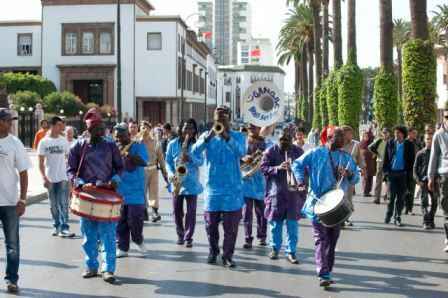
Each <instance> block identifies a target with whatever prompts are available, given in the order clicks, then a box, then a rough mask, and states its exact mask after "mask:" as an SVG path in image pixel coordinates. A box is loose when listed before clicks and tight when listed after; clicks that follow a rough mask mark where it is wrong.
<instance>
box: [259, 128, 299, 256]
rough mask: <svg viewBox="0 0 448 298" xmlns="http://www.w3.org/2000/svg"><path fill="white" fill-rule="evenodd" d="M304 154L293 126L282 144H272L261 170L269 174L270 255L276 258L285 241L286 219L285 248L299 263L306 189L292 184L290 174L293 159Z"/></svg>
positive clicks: (267, 185) (287, 254)
mask: <svg viewBox="0 0 448 298" xmlns="http://www.w3.org/2000/svg"><path fill="white" fill-rule="evenodd" d="M302 154H303V150H302V149H300V147H298V146H296V145H293V144H292V136H291V135H290V132H289V130H284V131H283V134H282V136H281V137H280V139H279V144H275V145H274V146H272V147H270V148H269V149H268V150H267V151H266V152H265V153H264V155H263V159H262V162H261V171H262V172H263V174H264V175H265V176H266V198H265V203H266V209H265V217H266V218H267V219H268V221H269V226H270V229H271V235H272V236H271V237H272V239H271V243H270V245H271V253H270V254H269V257H270V258H271V259H272V260H276V259H278V255H279V252H280V249H281V247H282V242H283V241H282V240H283V239H282V235H283V224H284V223H285V222H286V229H287V232H288V241H287V248H286V250H285V252H286V256H287V259H288V261H289V262H290V263H292V264H298V263H299V262H298V260H297V257H296V250H297V241H298V233H299V231H298V229H299V226H298V220H299V219H300V209H301V206H302V205H303V198H301V196H303V193H301V192H299V191H298V189H297V188H295V189H292V188H290V187H289V186H290V185H288V172H289V174H290V178H292V179H294V178H293V177H292V173H291V160H295V159H297V158H299V157H300V156H301V155H302Z"/></svg>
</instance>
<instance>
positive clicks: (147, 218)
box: [143, 209, 149, 221]
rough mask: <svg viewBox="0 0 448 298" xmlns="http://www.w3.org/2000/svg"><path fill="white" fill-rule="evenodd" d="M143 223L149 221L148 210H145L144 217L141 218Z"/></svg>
mask: <svg viewBox="0 0 448 298" xmlns="http://www.w3.org/2000/svg"><path fill="white" fill-rule="evenodd" d="M143 221H149V213H148V209H145V215H144V216H143Z"/></svg>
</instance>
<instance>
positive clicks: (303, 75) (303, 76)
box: [300, 46, 308, 121]
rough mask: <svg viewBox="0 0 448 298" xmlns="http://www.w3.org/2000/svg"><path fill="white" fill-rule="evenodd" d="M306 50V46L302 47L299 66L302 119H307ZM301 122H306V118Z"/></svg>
mask: <svg viewBox="0 0 448 298" xmlns="http://www.w3.org/2000/svg"><path fill="white" fill-rule="evenodd" d="M307 54H308V53H307V49H306V46H303V49H302V59H301V66H300V70H301V71H302V73H301V81H302V82H301V85H302V96H303V99H302V103H303V104H304V105H305V106H304V111H305V113H304V115H303V116H304V117H307V115H308V70H307V68H306V66H307V60H308V55H307ZM303 120H305V121H306V120H307V118H305V119H303Z"/></svg>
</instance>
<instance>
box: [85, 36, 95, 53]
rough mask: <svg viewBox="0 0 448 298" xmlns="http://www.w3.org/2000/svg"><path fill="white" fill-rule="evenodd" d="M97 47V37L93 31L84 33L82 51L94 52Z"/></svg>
mask: <svg viewBox="0 0 448 298" xmlns="http://www.w3.org/2000/svg"><path fill="white" fill-rule="evenodd" d="M94 49H95V38H94V36H93V32H83V33H82V53H83V54H93V52H94Z"/></svg>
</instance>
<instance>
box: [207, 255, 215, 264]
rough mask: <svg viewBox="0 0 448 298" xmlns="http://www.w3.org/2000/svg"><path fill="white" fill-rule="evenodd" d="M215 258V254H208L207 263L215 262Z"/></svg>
mask: <svg viewBox="0 0 448 298" xmlns="http://www.w3.org/2000/svg"><path fill="white" fill-rule="evenodd" d="M216 259H217V257H216V255H212V254H209V255H208V258H207V263H208V264H216Z"/></svg>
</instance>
